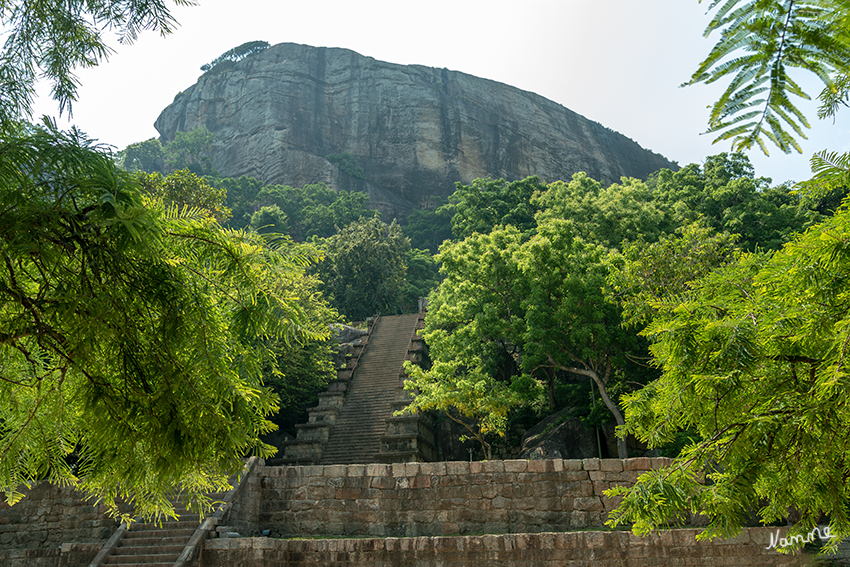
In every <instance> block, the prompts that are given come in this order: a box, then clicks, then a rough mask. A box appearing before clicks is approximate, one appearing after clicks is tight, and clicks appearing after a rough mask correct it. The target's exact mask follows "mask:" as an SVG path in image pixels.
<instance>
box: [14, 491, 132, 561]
mask: <svg viewBox="0 0 850 567" xmlns="http://www.w3.org/2000/svg"><path fill="white" fill-rule="evenodd" d="M23 492H24V494H25V496H24V498H23V499H22V500H20V501H19V502H18V503H17V504H15V505H14V506H9V505H7V504H6V503H5V502H2V501H0V550H12V549H36V548H41V549H58V548H59V546H61V545H62V544H63V543H66V542H76V543H102V542H105V541H106V540H107V539H109V536H111V535H112V532H113V531H114V530H115V528H116V527H117V525H118V524H117V522H115V520H113V519H112V518H110V517H109V516H108V515H107V514H106V508H105V507H104V506H97V505H94V504H93V503H91V502H86V501H85V500H84V498H83V496H82V495H81V494H80V493H79V492H76V491H74V490H71V489H69V488H58V487H56V486H53V485H52V484H49V483H47V482H41V483H39V484H37V485H36V486H34V487H33V488H32V489H31V490H25V491H23Z"/></svg>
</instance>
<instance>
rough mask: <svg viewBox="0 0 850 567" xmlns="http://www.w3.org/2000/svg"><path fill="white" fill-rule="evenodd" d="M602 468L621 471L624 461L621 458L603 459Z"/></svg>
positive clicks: (601, 461)
mask: <svg viewBox="0 0 850 567" xmlns="http://www.w3.org/2000/svg"><path fill="white" fill-rule="evenodd" d="M600 468H601V469H602V470H603V471H611V472H620V471H622V470H623V461H622V460H620V459H601V460H600Z"/></svg>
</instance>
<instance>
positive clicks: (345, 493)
mask: <svg viewBox="0 0 850 567" xmlns="http://www.w3.org/2000/svg"><path fill="white" fill-rule="evenodd" d="M362 492H363V491H362V490H360V489H359V488H340V489H338V490H337V491H336V493H335V495H334V498H336V499H337V500H356V499H358V498H360V496H361V494H362Z"/></svg>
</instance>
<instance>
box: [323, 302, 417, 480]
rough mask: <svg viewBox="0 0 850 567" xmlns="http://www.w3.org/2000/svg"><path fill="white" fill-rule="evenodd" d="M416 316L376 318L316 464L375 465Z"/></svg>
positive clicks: (401, 374) (400, 383) (390, 415)
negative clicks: (374, 325) (346, 393)
mask: <svg viewBox="0 0 850 567" xmlns="http://www.w3.org/2000/svg"><path fill="white" fill-rule="evenodd" d="M419 320H420V316H419V314H418V313H414V314H412V315H397V316H392V317H381V318H380V320H379V321H378V323H377V325H376V327H375V329H374V330H373V331H372V335H371V337H370V339H369V346H368V348H367V349H366V350H365V351H364V352H363V355H362V356H361V358H360V363H359V365H358V368H357V371H356V373H355V375H354V378H353V380H352V382H351V385H350V389H349V392H348V395H347V397H346V400H345V404H344V406H343V407H342V410H341V411H340V413H339V416H338V417H337V420H336V424H335V426H334V428H333V431H332V432H331V433H330V436H329V438H328V443H327V446H326V447H325V449H324V452H323V453H322V458H321V460H320V461H319V463H320V464H352V463H375V462H377V461H378V455H379V454H380V451H381V438H382V437H383V436H384V434H385V433H386V431H387V420H388V419H389V418H391V417H392V413H393V409H394V402H395V401H396V398H397V395H398V390H399V389H400V387H401V385H402V382H401V380H400V378H401V377H402V376H403V368H402V365H403V363H404V361H405V360H406V358H407V356H408V348H409V346H410V344H411V338H412V337H413V334H414V332H415V331H416V327H417V324H418V323H419Z"/></svg>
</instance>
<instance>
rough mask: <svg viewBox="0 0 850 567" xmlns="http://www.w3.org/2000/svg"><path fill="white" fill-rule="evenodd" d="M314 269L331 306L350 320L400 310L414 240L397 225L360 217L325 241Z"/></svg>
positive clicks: (363, 318)
mask: <svg viewBox="0 0 850 567" xmlns="http://www.w3.org/2000/svg"><path fill="white" fill-rule="evenodd" d="M321 246H322V249H323V251H324V254H325V258H324V260H322V262H320V263H319V264H318V265H317V266H316V267H315V270H314V271H315V273H316V274H317V275H318V277H319V279H320V280H321V281H322V282H323V283H322V286H321V289H322V291H323V292H324V293H325V294H326V296H327V297H328V300H329V301H330V303H331V305H332V306H333V307H334V308H336V309H337V310H338V311H339V312H340V313H341V314H343V315H345V316H346V317H347V318H348V319H349V320H351V321H363V320H365V319H366V318H367V317H371V316H372V315H375V314H376V313H382V314H385V315H386V314H395V313H398V312H400V311H401V309H402V301H403V299H404V292H405V288H406V280H405V275H406V273H407V264H406V262H405V258H406V257H407V254H408V252H409V250H410V241H409V240H408V239H407V238H406V237H405V236H404V235H403V234H402V232H401V228H400V227H399V226H398V224H396V222H395V221H393V222H392V224H389V225H387V224H386V223H384V222H381V220H380V219H378V218H374V217H373V218H368V219H367V218H361V219H360V220H358V221H355V222H353V223H351V224H349V225H348V226H346V227H343V228H341V229H340V230H339V231H337V233H336V234H334V235H333V236H331V237H329V238H327V239H325V240H324V241H322V242H321Z"/></svg>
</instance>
